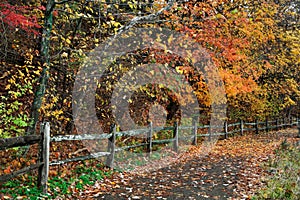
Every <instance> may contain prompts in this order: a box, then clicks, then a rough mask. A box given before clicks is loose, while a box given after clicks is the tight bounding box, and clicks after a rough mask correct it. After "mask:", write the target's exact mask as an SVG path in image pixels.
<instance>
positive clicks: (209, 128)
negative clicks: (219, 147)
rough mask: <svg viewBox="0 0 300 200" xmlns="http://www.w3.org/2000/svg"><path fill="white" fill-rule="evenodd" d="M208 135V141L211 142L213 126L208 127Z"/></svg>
mask: <svg viewBox="0 0 300 200" xmlns="http://www.w3.org/2000/svg"><path fill="white" fill-rule="evenodd" d="M208 134H209V136H208V140H209V141H211V126H210V125H209V127H208Z"/></svg>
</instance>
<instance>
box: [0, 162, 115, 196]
mask: <svg viewBox="0 0 300 200" xmlns="http://www.w3.org/2000/svg"><path fill="white" fill-rule="evenodd" d="M102 169H103V166H102V165H101V164H96V165H95V166H88V167H87V166H85V165H78V166H77V167H76V168H75V169H73V170H72V173H71V175H70V176H61V174H59V175H57V176H53V177H50V178H49V179H48V192H47V194H41V191H40V190H39V189H38V187H37V184H36V183H37V177H36V176H31V175H26V178H24V177H25V176H23V177H20V178H18V179H13V180H10V181H8V182H6V183H4V184H2V187H1V188H0V194H4V196H7V197H9V198H12V199H30V200H35V199H54V198H56V197H67V196H71V195H72V194H74V193H78V192H80V191H82V190H84V189H85V187H88V186H90V185H93V184H95V182H96V181H97V180H101V179H103V178H104V177H109V176H110V175H111V174H112V172H113V171H104V170H102Z"/></svg>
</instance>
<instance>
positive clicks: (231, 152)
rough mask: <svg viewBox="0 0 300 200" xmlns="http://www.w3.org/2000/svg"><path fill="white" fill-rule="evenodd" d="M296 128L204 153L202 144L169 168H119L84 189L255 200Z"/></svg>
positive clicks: (90, 195)
mask: <svg viewBox="0 0 300 200" xmlns="http://www.w3.org/2000/svg"><path fill="white" fill-rule="evenodd" d="M296 131H297V130H296V129H289V130H282V131H278V132H272V133H268V134H260V135H247V136H236V137H231V138H229V139H226V140H221V141H219V142H218V143H217V145H216V146H215V148H214V149H213V151H211V152H210V153H209V155H207V156H205V157H202V158H200V157H199V155H200V152H199V149H200V148H199V146H194V147H191V148H190V151H189V152H187V153H185V154H183V155H181V158H180V159H178V160H177V161H176V162H174V163H173V164H171V165H170V166H168V167H165V168H161V169H159V170H156V171H152V172H147V173H135V174H133V173H116V174H115V175H114V176H113V177H112V178H110V179H104V180H101V181H98V182H97V183H96V184H95V185H94V187H93V188H90V189H89V190H87V191H85V192H84V193H83V194H81V197H83V198H86V199H250V198H251V195H253V194H254V193H255V191H257V189H259V188H261V187H263V185H264V181H263V178H264V176H265V175H267V172H266V171H265V170H264V167H263V165H262V163H263V162H265V161H267V160H268V159H269V158H270V156H272V155H273V152H274V150H275V149H276V148H277V147H278V146H279V145H280V143H281V142H282V141H283V140H284V139H286V138H287V139H292V138H295V136H296V134H297V132H296Z"/></svg>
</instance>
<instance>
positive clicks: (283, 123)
mask: <svg viewBox="0 0 300 200" xmlns="http://www.w3.org/2000/svg"><path fill="white" fill-rule="evenodd" d="M282 128H283V129H284V128H285V120H284V117H283V118H282Z"/></svg>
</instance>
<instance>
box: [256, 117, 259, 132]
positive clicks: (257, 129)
mask: <svg viewBox="0 0 300 200" xmlns="http://www.w3.org/2000/svg"><path fill="white" fill-rule="evenodd" d="M255 133H256V134H258V133H259V128H258V119H256V120H255Z"/></svg>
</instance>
